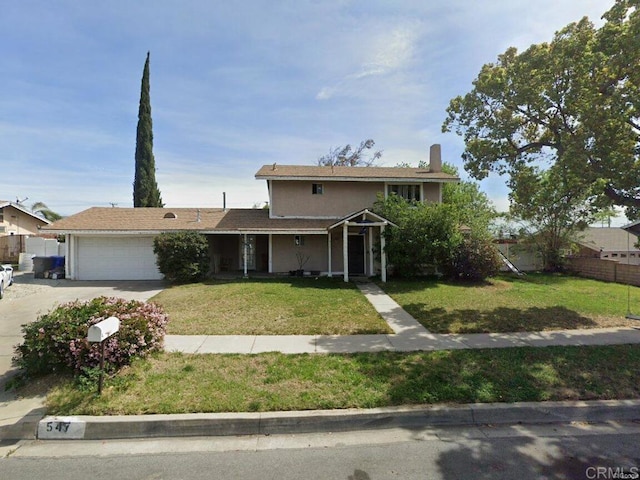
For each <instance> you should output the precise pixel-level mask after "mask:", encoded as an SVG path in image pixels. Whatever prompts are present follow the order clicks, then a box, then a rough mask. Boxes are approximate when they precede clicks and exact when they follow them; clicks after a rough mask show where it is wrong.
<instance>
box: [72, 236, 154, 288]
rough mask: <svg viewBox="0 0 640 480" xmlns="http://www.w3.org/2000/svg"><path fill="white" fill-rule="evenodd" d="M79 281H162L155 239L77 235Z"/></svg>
mask: <svg viewBox="0 0 640 480" xmlns="http://www.w3.org/2000/svg"><path fill="white" fill-rule="evenodd" d="M73 243H74V244H75V245H74V250H75V259H76V264H75V275H74V277H75V278H76V279H77V280H160V279H162V274H161V273H160V271H159V270H158V266H157V265H156V256H155V254H154V253H153V237H152V236H143V235H135V236H125V235H118V236H75V237H74V242H73Z"/></svg>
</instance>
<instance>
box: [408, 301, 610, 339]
mask: <svg viewBox="0 0 640 480" xmlns="http://www.w3.org/2000/svg"><path fill="white" fill-rule="evenodd" d="M404 308H405V310H406V311H407V312H409V313H410V314H411V315H413V317H414V318H415V319H416V320H418V321H419V322H420V323H421V324H422V325H424V327H425V328H426V329H427V330H429V331H430V332H431V333H507V332H538V331H541V330H568V329H575V328H593V327H595V326H596V325H597V324H596V322H594V321H593V320H591V319H590V318H587V317H585V316H583V315H580V314H579V313H577V312H575V311H573V310H569V309H568V308H565V307H545V308H539V307H530V308H526V309H518V308H506V307H499V308H495V309H493V310H488V311H483V310H473V309H459V310H450V311H447V310H445V309H444V308H428V305H427V304H425V303H410V304H407V305H405V306H404Z"/></svg>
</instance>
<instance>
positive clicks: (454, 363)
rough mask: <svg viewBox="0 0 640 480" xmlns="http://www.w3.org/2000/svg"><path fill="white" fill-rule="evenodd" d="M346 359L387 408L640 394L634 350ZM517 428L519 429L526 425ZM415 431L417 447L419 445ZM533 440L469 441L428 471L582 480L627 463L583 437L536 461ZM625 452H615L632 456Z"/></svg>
mask: <svg viewBox="0 0 640 480" xmlns="http://www.w3.org/2000/svg"><path fill="white" fill-rule="evenodd" d="M353 359H354V365H356V366H357V369H358V371H359V373H360V374H361V375H362V378H366V379H368V381H371V382H372V383H374V384H376V385H378V391H383V392H384V394H385V395H386V399H385V401H387V402H388V403H389V404H392V405H406V404H443V403H450V402H452V403H476V402H482V403H484V402H539V401H546V400H578V399H583V400H589V399H609V398H637V397H638V395H639V394H640V389H639V388H638V386H637V382H636V380H635V376H636V375H635V373H634V372H635V371H636V369H637V368H638V367H639V362H640V350H637V349H636V350H634V351H632V352H631V351H629V349H628V347H627V346H602V347H548V348H529V347H523V348H511V349H493V350H485V351H481V352H480V351H470V350H449V351H439V352H429V353H413V354H411V353H408V354H398V353H391V352H389V353H385V354H380V355H379V356H372V355H367V354H358V355H354V356H353ZM542 408H544V407H542ZM521 420H522V422H523V423H525V424H526V422H527V418H526V417H523V418H522V419H521ZM406 428H407V429H409V430H412V429H413V428H414V427H411V426H407V427H406ZM419 428H420V427H419V426H417V427H416V429H417V430H416V438H417V439H420V438H421V437H420V435H421V432H420V430H419ZM513 428H514V433H518V432H520V433H522V431H523V430H526V429H527V428H528V427H527V426H526V425H517V426H514V427H513ZM516 430H517V431H516ZM474 433H477V432H473V431H471V430H470V431H469V435H473V434H474ZM458 434H460V433H459V432H458ZM445 435H446V434H445ZM454 435H455V434H454ZM462 435H465V433H464V432H463V433H462ZM535 436H536V433H535V432H533V433H532V435H531V438H523V435H514V436H512V435H506V436H505V437H504V438H502V439H500V438H498V437H492V436H477V435H475V436H474V437H473V439H474V441H473V442H472V443H471V444H470V445H463V444H462V443H461V442H453V443H452V444H453V445H454V447H453V448H450V449H447V450H445V451H443V452H441V453H440V454H439V456H438V458H437V460H436V464H437V466H438V468H439V469H440V470H441V472H442V473H443V474H446V477H447V478H448V477H449V476H450V477H452V478H478V479H492V478H496V477H498V478H515V477H516V476H517V475H516V474H518V473H523V470H524V471H525V472H527V471H529V472H530V471H531V470H534V471H535V472H536V473H535V474H534V475H532V476H526V475H525V476H524V477H523V478H542V476H544V478H547V476H553V477H554V478H556V475H559V474H563V475H566V477H564V476H563V477H562V478H586V477H584V474H585V471H586V468H588V467H589V466H608V465H612V463H614V462H612V461H611V459H612V458H616V457H618V456H622V457H624V455H629V452H627V451H625V452H621V451H617V450H616V448H617V447H615V446H614V447H613V450H612V451H608V452H602V446H601V445H600V446H598V445H595V442H594V443H593V444H591V443H590V440H589V439H588V438H586V437H584V438H583V437H577V438H572V437H563V438H561V439H548V440H546V441H547V442H548V443H550V444H551V445H555V446H556V447H557V448H551V449H549V451H551V452H555V453H554V454H552V455H547V456H545V457H544V458H543V459H541V458H539V457H538V456H537V455H536V450H535V446H536V441H535V440H534V437H535ZM631 445H632V444H630V446H629V447H627V446H625V448H624V449H623V450H631V449H632V448H635V444H633V445H634V446H633V447H631ZM528 446H530V447H532V449H533V450H532V449H530V448H528ZM567 452H575V453H578V454H573V455H567ZM596 452H597V453H596ZM600 452H602V455H601V454H600ZM630 458H631V457H630ZM558 478H560V477H558Z"/></svg>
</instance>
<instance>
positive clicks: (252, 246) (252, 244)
mask: <svg viewBox="0 0 640 480" xmlns="http://www.w3.org/2000/svg"><path fill="white" fill-rule="evenodd" d="M245 239H246V247H247V250H246V252H247V270H255V269H256V236H255V235H246V236H245V235H243V236H241V237H240V268H241V269H242V268H244V253H245Z"/></svg>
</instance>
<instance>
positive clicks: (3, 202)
mask: <svg viewBox="0 0 640 480" xmlns="http://www.w3.org/2000/svg"><path fill="white" fill-rule="evenodd" d="M5 207H13V208H15V209H16V210H20V211H21V212H22V213H26V214H27V215H30V216H32V217H33V218H36V219H38V220H40V221H42V222H43V223H45V224H47V225H48V224H50V223H51V222H50V221H49V220H47V219H46V218H44V217H41V216H40V215H38V214H37V213H35V212H32V211H31V210H29V209H28V208H25V207H23V206H22V205H20V204H18V203H14V202H9V201H7V200H0V210H1V209H3V208H5Z"/></svg>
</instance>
